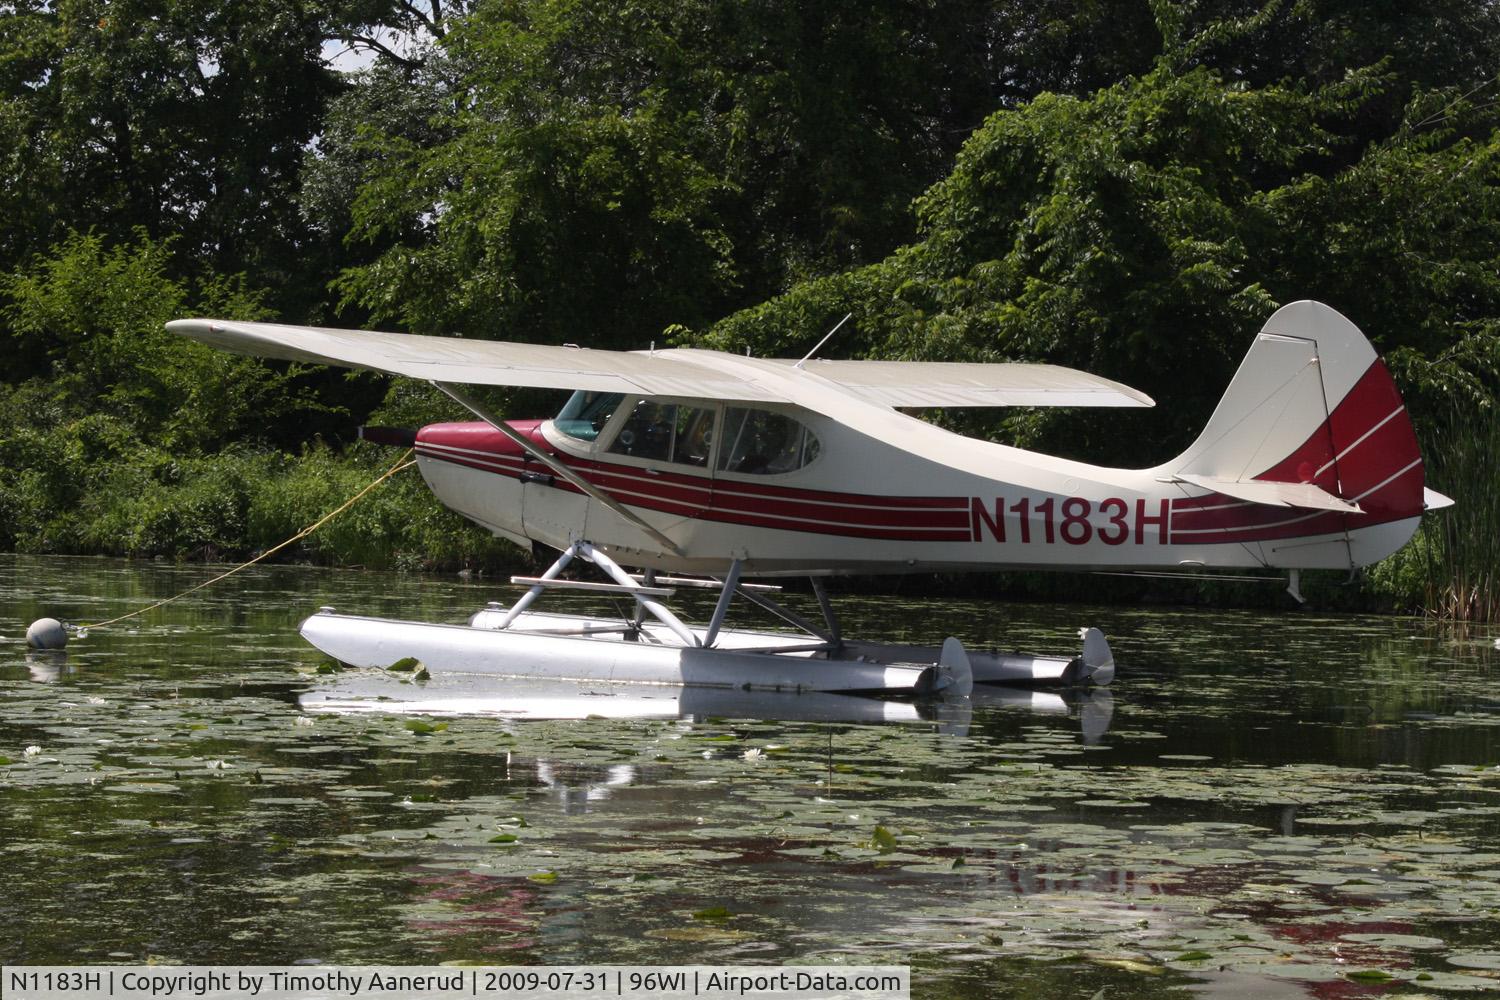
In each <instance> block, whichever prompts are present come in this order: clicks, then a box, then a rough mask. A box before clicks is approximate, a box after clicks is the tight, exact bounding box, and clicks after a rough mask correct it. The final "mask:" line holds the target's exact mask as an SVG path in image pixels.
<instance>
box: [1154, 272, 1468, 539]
mask: <svg viewBox="0 0 1500 1000" xmlns="http://www.w3.org/2000/svg"><path fill="white" fill-rule="evenodd" d="M1162 471H1164V472H1167V473H1170V475H1171V476H1172V478H1173V479H1174V481H1177V482H1181V483H1186V484H1191V485H1193V486H1198V487H1202V488H1204V489H1207V490H1211V491H1213V492H1212V493H1209V494H1206V495H1202V496H1198V497H1192V498H1189V499H1188V500H1187V501H1185V502H1184V501H1176V502H1174V504H1173V516H1172V528H1173V534H1174V537H1175V536H1176V535H1177V534H1178V532H1183V533H1185V534H1186V535H1189V536H1192V535H1196V536H1197V537H1198V540H1201V541H1204V542H1239V543H1243V544H1257V545H1259V546H1260V547H1261V556H1262V558H1263V559H1264V561H1265V563H1266V565H1269V566H1284V567H1293V568H1295V567H1304V568H1312V567H1323V568H1333V567H1345V566H1347V567H1350V568H1352V567H1354V566H1362V565H1366V564H1368V563H1371V562H1374V561H1376V560H1378V559H1381V558H1384V557H1385V556H1386V555H1389V554H1390V553H1391V552H1393V551H1395V550H1396V549H1397V548H1399V547H1400V546H1401V545H1403V544H1405V543H1406V541H1407V540H1408V539H1409V538H1410V537H1411V535H1412V533H1413V532H1414V531H1415V530H1416V525H1417V519H1418V518H1419V517H1420V516H1421V514H1422V511H1423V509H1424V507H1425V506H1428V505H1431V506H1441V505H1442V504H1441V503H1439V502H1438V501H1441V500H1445V499H1446V498H1442V497H1441V496H1440V495H1438V494H1435V493H1432V492H1431V491H1430V490H1426V488H1425V484H1424V474H1423V468H1422V456H1421V453H1420V451H1419V450H1418V448H1417V437H1416V432H1415V431H1414V430H1413V429H1412V425H1411V420H1410V418H1409V417H1408V416H1407V413H1406V407H1405V405H1404V404H1403V403H1402V401H1401V396H1400V394H1399V393H1398V392H1397V390H1396V384H1395V382H1394V381H1393V380H1392V379H1391V376H1390V373H1389V372H1388V371H1387V370H1386V367H1385V364H1384V363H1383V362H1382V361H1381V360H1380V359H1379V358H1378V357H1377V356H1376V354H1375V350H1374V348H1372V347H1371V346H1370V342H1369V341H1368V340H1366V339H1365V336H1364V334H1362V333H1360V331H1359V329H1358V328H1357V327H1356V326H1355V325H1354V324H1353V323H1351V322H1349V320H1348V319H1346V318H1344V317H1343V316H1342V315H1340V314H1339V313H1338V312H1337V311H1336V310H1334V309H1331V308H1329V307H1328V306H1325V305H1323V304H1321V303H1318V302H1293V303H1291V304H1290V305H1287V306H1283V307H1282V308H1281V309H1279V310H1277V311H1276V313H1275V314H1274V315H1273V316H1272V317H1271V318H1270V319H1269V320H1267V321H1266V325H1265V326H1264V327H1263V328H1262V330H1261V332H1260V334H1259V335H1258V336H1257V337H1256V339H1255V343H1254V344H1253V345H1252V346H1251V348H1250V351H1249V353H1248V354H1247V355H1246V356H1245V360H1244V361H1243V362H1242V363H1241V364H1240V368H1239V371H1238V372H1236V373H1235V376H1234V380H1233V381H1232V382H1231V383H1230V385H1229V389H1228V390H1227V391H1226V392H1225V394H1224V398H1223V399H1222V400H1220V402H1219V405H1218V408H1217V409H1215V410H1214V414H1213V416H1212V417H1211V418H1210V419H1209V421H1208V426H1207V427H1205V428H1204V430H1203V433H1202V434H1201V435H1199V437H1198V440H1197V441H1195V442H1194V443H1193V445H1192V446H1191V447H1190V448H1188V450H1187V451H1185V452H1183V453H1182V454H1181V455H1179V456H1178V457H1177V458H1176V459H1175V460H1174V461H1173V462H1171V463H1169V464H1168V465H1167V466H1166V467H1164V468H1163V470H1162ZM1225 497H1230V498H1232V499H1233V500H1234V501H1239V502H1238V503H1234V502H1226V501H1225V499H1224V498H1225Z"/></svg>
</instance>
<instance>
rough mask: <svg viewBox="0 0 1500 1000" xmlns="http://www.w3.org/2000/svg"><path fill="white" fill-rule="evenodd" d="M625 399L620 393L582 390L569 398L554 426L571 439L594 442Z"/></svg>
mask: <svg viewBox="0 0 1500 1000" xmlns="http://www.w3.org/2000/svg"><path fill="white" fill-rule="evenodd" d="M624 398H625V397H624V396H623V395H622V394H620V393H618V392H584V391H583V390H582V389H580V390H579V391H577V392H575V393H573V395H571V396H569V397H568V401H567V402H566V403H564V404H563V408H562V411H561V412H559V413H558V415H557V417H556V419H554V420H553V421H552V426H554V427H556V428H557V429H558V430H559V431H562V432H563V433H564V434H566V435H567V436H568V437H570V438H576V439H577V440H579V441H592V440H594V439H595V438H597V437H598V436H599V432H600V431H602V430H603V429H604V425H605V424H607V423H609V418H610V417H611V416H613V415H614V412H615V409H616V408H617V407H618V406H619V405H620V400H622V399H624Z"/></svg>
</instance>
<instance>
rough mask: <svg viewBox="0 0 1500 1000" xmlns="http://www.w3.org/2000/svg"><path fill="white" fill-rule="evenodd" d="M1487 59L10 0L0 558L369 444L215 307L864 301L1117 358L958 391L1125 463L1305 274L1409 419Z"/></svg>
mask: <svg viewBox="0 0 1500 1000" xmlns="http://www.w3.org/2000/svg"><path fill="white" fill-rule="evenodd" d="M338 48H344V49H352V50H354V51H357V52H361V53H364V54H365V56H366V57H368V58H369V59H370V60H371V62H370V64H369V65H368V66H367V67H366V68H364V69H363V70H361V71H360V72H357V73H353V74H340V73H338V72H335V71H334V69H333V68H332V67H331V66H330V64H329V53H331V52H332V51H333V50H334V49H338ZM1497 66H1500V2H1497V0H1430V2H1428V3H1424V4H1421V5H1412V4H1406V3H1399V2H1397V0H1359V2H1356V0H1128V2H1106V0H1024V2H1023V0H900V2H896V0H868V2H862V3H854V2H851V0H832V2H830V3H825V4H821V5H817V4H814V5H809V4H795V3H790V2H788V0H609V2H606V0H568V2H563V3H558V2H553V0H472V2H470V0H455V2H432V0H310V2H306V3H300V4H296V5H291V6H287V5H284V4H283V5H278V4H274V3H269V2H266V0H250V2H243V3H242V2H235V3H229V2H228V0H16V2H13V3H10V4H7V5H5V6H4V7H3V8H0V340H4V341H6V342H7V343H8V344H9V346H10V353H9V357H10V361H11V363H10V365H8V366H7V369H6V372H5V374H4V375H3V376H0V417H3V418H5V419H4V420H3V421H0V423H3V424H4V426H5V428H6V429H4V430H0V458H3V460H4V463H5V464H4V465H3V467H0V545H27V546H31V547H38V548H47V547H53V548H65V549H69V550H87V549H89V548H91V547H93V548H98V547H108V546H109V544H113V543H107V542H106V539H110V538H115V539H126V538H128V539H131V540H130V541H129V542H128V544H126V543H124V542H120V543H119V545H118V546H117V549H121V550H124V551H132V552H137V551H153V550H154V551H173V552H180V551H187V550H190V549H192V548H193V547H194V546H200V545H201V546H208V547H210V548H215V547H217V548H222V547H224V546H226V545H231V544H233V539H235V538H238V539H239V540H240V544H245V545H248V544H251V543H250V542H249V541H248V540H249V539H251V538H259V537H260V536H259V535H257V534H256V532H257V531H259V530H260V529H258V528H256V527H255V525H264V524H268V523H271V520H274V518H271V519H270V520H268V518H270V515H266V514H265V513H264V512H265V511H268V510H272V509H276V510H290V509H293V508H296V507H298V506H299V505H314V506H315V505H317V504H318V503H321V502H322V499H326V497H322V494H321V493H320V492H319V489H318V488H315V487H316V484H317V483H318V482H319V481H320V479H319V477H322V479H323V480H328V481H331V480H340V481H342V480H341V477H348V478H358V477H359V476H361V475H363V474H364V472H365V471H366V467H365V465H364V464H363V463H366V462H368V461H369V459H368V458H367V457H366V456H363V455H362V454H361V453H359V452H358V450H355V451H353V452H351V453H350V454H347V455H345V454H336V453H335V452H332V451H328V450H325V449H320V448H316V447H314V448H311V449H309V450H308V451H306V452H304V453H298V454H292V451H294V450H295V446H296V444H297V443H299V442H301V441H303V440H306V439H307V438H309V437H314V436H316V435H317V434H319V433H325V434H327V435H328V436H329V438H330V440H333V441H335V443H336V444H337V443H338V440H339V439H340V438H341V437H343V436H344V435H345V434H346V433H347V430H348V428H349V427H352V425H353V424H355V423H357V422H359V420H360V419H361V418H362V417H364V416H365V415H366V414H368V413H369V412H370V410H371V408H372V407H374V406H376V405H377V401H378V395H379V391H381V390H380V389H379V387H378V386H376V384H375V383H372V381H371V380H370V379H369V378H367V377H354V378H346V377H344V376H343V375H339V374H328V373H318V374H303V373H297V372H295V371H290V370H287V369H284V368H272V367H267V366H263V365H259V364H257V363H255V362H250V361H245V360H242V359H234V358H230V357H228V356H225V355H220V354H216V353H214V352H209V351H206V350H203V349H199V348H195V347H193V346H192V345H188V344H185V343H182V342H179V341H177V340H175V339H173V338H168V337H167V336H166V335H165V334H163V333H162V331H161V323H162V322H164V321H165V320H167V319H170V318H175V317H176V316H179V315H182V314H184V313H188V312H195V311H198V312H215V313H220V314H234V315H240V316H245V317H265V318H276V319H281V320H284V321H289V322H302V321H308V320H312V321H316V322H334V321H337V322H339V323H340V324H341V325H349V326H357V325H362V324H366V323H376V322H378V323H380V324H382V325H398V326H403V327H406V328H408V329H412V330H419V331H422V332H447V333H463V334H465V335H472V336H487V337H496V336H498V337H506V338H514V339H520V340H536V341H551V342H559V341H575V342H583V343H589V344H592V345H595V346H601V347H641V346H644V345H645V344H647V343H649V342H651V341H653V340H655V341H658V342H664V341H666V340H667V339H669V338H670V339H673V340H678V341H693V342H702V343H709V344H714V345H717V346H722V347H725V348H727V349H731V350H736V351H738V350H743V349H745V348H747V347H748V348H750V349H752V350H754V351H755V352H757V353H761V354H780V355H787V354H801V353H803V352H804V351H805V350H806V349H807V348H808V347H809V346H811V344H813V343H815V342H816V340H817V338H818V337H819V336H820V335H821V334H822V333H823V332H824V331H825V330H826V329H827V328H828V327H829V326H831V325H832V323H833V322H835V321H836V320H837V319H838V318H839V317H840V316H842V315H843V314H844V313H845V312H848V311H853V313H854V314H855V321H854V322H853V323H852V324H851V325H850V326H848V327H846V328H845V329H844V330H843V331H841V332H840V334H839V336H838V338H836V339H835V340H834V341H833V343H832V345H831V347H830V351H832V352H835V353H838V354H842V355H844V356H886V357H911V358H930V359H980V360H990V359H996V360H999V359H1004V360H1012V359H1023V360H1045V361H1054V362H1059V363H1063V364H1068V365H1074V366H1077V367H1081V368H1086V369H1089V370H1093V371H1098V372H1100V373H1102V374H1105V375H1110V376H1113V377H1116V378H1119V379H1121V380H1123V381H1126V382H1128V383H1131V384H1134V385H1138V386H1139V387H1141V388H1143V389H1145V390H1146V391H1148V392H1150V393H1152V394H1153V395H1155V396H1156V397H1158V399H1160V400H1162V401H1163V402H1170V404H1171V405H1170V406H1163V407H1161V408H1159V409H1158V410H1157V411H1153V412H1149V413H1137V414H1127V415H1121V414H1116V413H1111V414H1109V415H1108V416H1107V417H1100V416H1098V415H1097V414H1088V413H1066V412H1057V411H1047V412H1043V413H1023V412H1008V413H1003V414H1000V415H999V417H998V420H997V417H996V414H994V413H992V412H984V413H974V414H969V415H954V414H948V415H944V416H943V417H942V419H946V420H950V421H954V422H955V424H956V426H959V427H961V428H962V429H964V430H968V431H971V432H980V433H987V434H995V435H998V436H1003V437H1005V438H1007V439H1010V440H1014V441H1017V442H1019V443H1022V444H1026V445H1031V446H1036V447H1041V448H1046V449H1050V450H1056V451H1063V452H1067V453H1072V454H1078V455H1081V456H1086V457H1093V458H1099V459H1105V458H1107V459H1108V460H1110V461H1121V460H1124V461H1137V462H1149V461H1154V460H1159V459H1161V458H1162V457H1164V454H1165V453H1166V452H1167V451H1168V450H1170V449H1171V448H1172V447H1174V446H1177V445H1180V444H1182V443H1183V442H1184V440H1185V439H1186V438H1187V437H1189V436H1191V435H1192V434H1193V433H1194V432H1195V431H1196V429H1197V428H1198V427H1199V426H1201V424H1202V421H1203V419H1204V418H1205V417H1206V414H1207V410H1208V408H1209V407H1210V406H1211V405H1212V404H1213V402H1214V401H1215V400H1216V399H1217V397H1218V395H1219V393H1220V391H1221V389H1222V387H1223V385H1224V384H1225V383H1226V382H1227V380H1228V378H1229V376H1230V373H1231V371H1232V369H1233V366H1234V364H1235V363H1236V361H1237V359H1238V358H1239V357H1240V356H1241V355H1242V353H1243V350H1244V346H1245V344H1246V342H1247V341H1248V338H1249V337H1250V335H1251V333H1252V332H1253V331H1254V330H1255V329H1256V328H1257V327H1258V326H1259V324H1260V323H1261V322H1262V321H1263V320H1264V319H1265V317H1266V316H1267V315H1268V314H1269V313H1270V311H1271V310H1272V309H1274V308H1275V307H1276V306H1277V305H1278V304H1280V303H1283V302H1287V301H1291V300H1293V299H1297V298H1302V297H1315V298H1319V299H1322V300H1324V301H1328V302H1330V303H1331V304H1333V305H1334V306H1336V307H1337V308H1339V309H1341V310H1342V311H1344V312H1345V313H1347V314H1348V315H1349V316H1350V317H1351V318H1353V319H1354V320H1355V321H1356V322H1357V323H1358V324H1359V325H1360V326H1361V327H1362V328H1364V329H1365V330H1366V331H1367V332H1369V333H1370V334H1371V336H1372V339H1374V340H1375V342H1376V344H1377V346H1378V347H1379V348H1380V349H1382V351H1384V352H1385V353H1386V355H1387V358H1388V360H1389V361H1390V363H1391V365H1392V368H1393V370H1394V371H1395V372H1396V374H1397V377H1398V379H1399V380H1400V381H1401V382H1402V384H1403V388H1404V389H1405V391H1406V393H1407V399H1408V402H1409V404H1410V405H1411V407H1412V409H1413V412H1415V413H1417V415H1418V416H1419V417H1421V416H1422V415H1424V414H1429V413H1438V414H1442V413H1447V412H1449V404H1448V403H1447V401H1448V400H1450V399H1453V398H1457V399H1460V400H1462V401H1463V404H1462V405H1463V406H1464V407H1466V408H1467V410H1468V411H1470V412H1472V411H1474V410H1475V409H1476V408H1479V410H1480V412H1489V411H1488V410H1487V409H1485V408H1488V407H1491V405H1492V400H1493V399H1494V395H1495V392H1496V390H1497V379H1500V357H1497V350H1500V348H1497V345H1500V277H1497V275H1500V260H1497V254H1500V250H1497V248H1500V204H1497V202H1496V199H1497V197H1500V194H1497V192H1500V172H1497V152H1500V149H1497V143H1500V139H1497V135H1500V132H1497V126H1500V120H1497V114H1500V112H1497V102H1500V82H1497V79H1496V75H1495V74H1496V67H1497ZM340 313H341V315H340ZM1185 376H1186V377H1185ZM314 392H316V394H317V398H316V400H314V398H313V395H312V394H313V393H314ZM442 405H446V404H443V403H441V401H435V400H434V399H433V398H432V397H430V396H429V395H427V394H425V393H423V392H422V391H420V390H419V389H413V388H412V387H410V386H406V387H403V388H398V389H397V390H396V391H394V392H392V393H391V394H390V396H389V398H388V399H387V400H386V402H385V404H384V410H383V412H384V414H385V415H386V416H388V417H390V418H391V419H399V420H420V419H427V418H428V417H430V416H432V415H435V414H439V413H441V412H442V410H441V406H442ZM515 405H516V406H520V405H521V404H520V403H516V404H515ZM343 411H348V412H347V416H345V415H342V414H343ZM1440 439H1441V437H1440V436H1439V440H1440ZM59 456H61V457H62V460H61V461H59V460H58V457H59ZM341 463H347V464H341ZM273 484H280V485H283V486H285V488H284V489H281V490H279V492H278V491H275V490H273ZM293 484H297V485H296V488H295V489H293ZM268 492H277V496H278V497H279V498H280V499H278V500H276V501H275V503H272V502H271V501H270V500H268V499H267V497H266V496H265V495H263V494H267V493H268ZM417 492H419V491H413V494H412V496H413V499H410V503H411V504H412V506H411V507H406V508H403V509H404V510H406V511H407V514H406V516H405V517H404V520H405V522H406V523H408V524H410V525H413V526H415V525H418V524H423V523H426V522H425V521H424V518H425V517H426V515H425V513H422V514H419V513H417V507H416V505H417V504H418V503H419V501H417V500H415V499H414V497H415V496H416V494H417ZM109 497H114V498H115V499H113V500H111V499H104V498H109ZM121 497H126V498H128V499H129V502H125V501H124V500H120V502H115V501H116V500H119V499H120V498H121ZM320 497H321V498H322V499H316V498H320ZM91 498H93V499H91ZM96 500H97V503H98V505H99V506H98V509H97V510H93V509H92V508H91V506H90V505H91V504H93V503H95V502H96ZM277 504H281V505H282V506H277ZM91 510H92V512H91ZM214 511H218V512H219V514H214V513H213V512H214ZM252 511H261V512H262V513H259V514H252V513H251V512H252ZM278 516H279V515H278ZM372 516H373V515H372ZM214 517H221V518H222V520H223V523H224V524H225V525H227V526H229V527H226V528H225V529H224V531H223V532H219V533H215V531H214V530H212V525H211V522H212V521H213V518H214ZM288 519H290V520H295V518H290V516H289V515H288V516H287V517H283V520H288ZM311 519H312V518H308V520H311ZM394 520H402V518H399V517H398V518H394ZM278 523H280V522H278ZM393 523H394V522H393ZM131 524H136V525H138V526H150V527H149V529H148V528H147V527H139V529H138V530H136V529H131V528H130V527H129V525H131ZM434 524H435V525H436V526H434V527H432V528H431V530H430V531H429V532H428V533H427V534H424V535H423V536H422V537H423V538H426V539H429V540H430V541H431V543H432V544H434V545H443V546H448V547H449V551H451V552H453V553H455V554H456V555H455V558H460V559H462V558H469V557H470V556H472V555H473V553H472V552H470V551H469V550H467V549H465V548H464V547H463V546H462V545H460V544H458V543H456V542H454V539H455V538H457V537H458V535H457V534H456V533H455V532H454V531H453V530H450V529H451V528H452V525H451V524H449V523H447V522H444V523H443V524H440V525H437V524H436V522H434ZM367 527H368V528H369V530H370V531H371V532H375V533H377V534H378V533H379V532H380V531H384V530H385V529H384V528H382V527H380V526H379V525H376V524H374V522H371V524H370V525H368V526H367ZM412 530H413V531H415V530H416V528H415V527H413V529H412ZM424 530H426V529H424ZM382 537H383V536H382ZM392 537H393V538H394V537H395V536H394V535H393V536H392ZM415 537H416V535H414V534H407V535H402V536H401V539H402V540H401V541H399V543H397V542H393V543H392V544H393V545H396V546H397V547H398V548H401V549H402V551H410V550H411V549H410V547H411V546H412V545H414V544H418V543H415V542H413V541H412V539H413V538H415ZM341 544H343V543H341ZM112 550H115V549H112ZM349 551H350V552H352V551H353V550H352V549H350V550H349ZM366 555H367V554H359V555H354V556H351V557H352V558H359V559H364V558H366ZM403 558H408V557H403Z"/></svg>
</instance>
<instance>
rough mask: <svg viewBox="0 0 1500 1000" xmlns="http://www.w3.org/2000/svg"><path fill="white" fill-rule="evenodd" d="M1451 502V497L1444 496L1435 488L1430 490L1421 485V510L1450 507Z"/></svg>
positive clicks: (1452, 501)
mask: <svg viewBox="0 0 1500 1000" xmlns="http://www.w3.org/2000/svg"><path fill="white" fill-rule="evenodd" d="M1453 504H1454V500H1453V498H1452V497H1450V496H1444V495H1443V494H1441V493H1439V492H1438V491H1437V490H1430V489H1428V488H1427V487H1425V486H1424V487H1422V509H1423V510H1442V509H1443V508H1444V507H1452V506H1453Z"/></svg>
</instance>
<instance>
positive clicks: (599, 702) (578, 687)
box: [301, 672, 1114, 743]
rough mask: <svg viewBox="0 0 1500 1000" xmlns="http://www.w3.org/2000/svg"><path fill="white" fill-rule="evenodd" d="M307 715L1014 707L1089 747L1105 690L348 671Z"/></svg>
mask: <svg viewBox="0 0 1500 1000" xmlns="http://www.w3.org/2000/svg"><path fill="white" fill-rule="evenodd" d="M301 704H302V707H303V708H304V709H306V710H307V711H309V712H337V713H343V712H373V713H379V714H402V715H488V716H496V717H501V718H507V719H693V720H702V719H707V718H719V719H726V718H727V719H773V720H777V721H782V722H852V723H881V722H900V723H932V724H934V725H936V726H937V728H938V729H939V730H940V731H941V732H945V733H951V734H954V735H960V736H962V735H965V734H967V733H968V731H969V726H970V724H971V722H972V720H973V716H974V713H975V711H976V710H977V711H984V710H987V709H992V708H993V709H1013V710H1020V711H1025V712H1035V713H1038V714H1043V715H1074V716H1076V717H1077V718H1078V720H1079V724H1080V729H1081V735H1082V738H1083V741H1084V742H1085V743H1096V742H1098V741H1099V739H1100V738H1101V737H1102V736H1103V735H1104V733H1105V732H1106V731H1107V730H1108V729H1109V721H1110V717H1111V716H1112V715H1113V713H1114V700H1113V695H1111V694H1110V692H1109V689H1108V688H1103V687H1096V688H1084V689H1077V690H1070V689H1064V690H1053V691H1038V690H1031V689H1026V688H1003V687H987V688H976V689H975V691H974V693H973V694H972V696H971V697H970V699H969V700H966V701H939V702H912V701H903V700H894V699H884V698H866V697H858V696H854V695H846V694H836V693H822V692H802V693H800V694H798V693H793V692H783V691H742V690H735V689H724V688H706V687H691V686H678V685H667V684H656V685H642V684H609V683H606V682H603V681H594V682H568V681H544V680H527V679H519V678H503V677H491V676H486V675H482V674H472V675H466V674H436V675H434V676H433V677H432V678H431V679H429V680H426V681H423V682H421V683H420V684H408V683H402V682H400V681H398V680H396V679H394V678H393V677H391V676H390V675H389V674H384V673H371V672H356V673H351V674H346V675H344V676H341V677H340V678H339V679H338V680H337V681H335V682H334V683H333V684H332V685H330V686H327V687H320V688H318V689H316V690H313V691H308V692H306V693H305V694H303V695H302V697H301Z"/></svg>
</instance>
